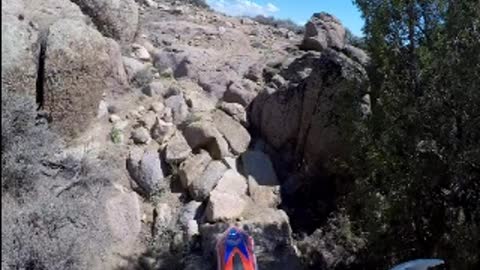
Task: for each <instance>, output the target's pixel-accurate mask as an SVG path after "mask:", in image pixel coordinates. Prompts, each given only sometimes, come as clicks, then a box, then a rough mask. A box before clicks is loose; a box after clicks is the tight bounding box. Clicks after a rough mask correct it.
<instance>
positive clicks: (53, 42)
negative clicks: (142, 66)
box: [43, 19, 112, 136]
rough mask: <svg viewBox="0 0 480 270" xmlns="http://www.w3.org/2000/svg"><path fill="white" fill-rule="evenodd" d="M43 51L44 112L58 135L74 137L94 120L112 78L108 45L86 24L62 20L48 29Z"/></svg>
mask: <svg viewBox="0 0 480 270" xmlns="http://www.w3.org/2000/svg"><path fill="white" fill-rule="evenodd" d="M46 48H47V49H46V51H45V67H44V69H45V74H44V85H43V103H44V104H43V105H44V109H45V110H46V111H47V112H49V114H50V118H51V119H52V121H53V123H54V126H55V127H57V129H58V130H59V131H60V132H61V133H63V134H65V135H69V136H75V135H77V134H78V133H79V132H81V131H82V130H84V129H85V128H86V126H87V125H88V124H89V122H90V120H91V119H93V118H94V117H95V115H96V112H97V108H98V105H99V103H100V100H101V99H102V94H103V92H104V90H105V88H106V78H108V77H109V76H111V73H112V72H111V71H112V69H111V62H110V57H109V54H108V51H109V45H108V43H107V41H106V40H105V38H103V36H102V35H101V34H100V33H99V32H98V31H96V30H95V29H93V28H91V27H89V26H87V25H86V24H85V23H83V22H81V21H74V20H70V19H63V20H59V21H57V22H56V23H54V24H53V25H52V26H51V27H50V29H49V32H48V37H47V43H46Z"/></svg>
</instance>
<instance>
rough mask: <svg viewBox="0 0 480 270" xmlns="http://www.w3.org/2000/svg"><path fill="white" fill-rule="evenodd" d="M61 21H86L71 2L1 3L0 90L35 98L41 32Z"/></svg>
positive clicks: (5, 0)
mask: <svg viewBox="0 0 480 270" xmlns="http://www.w3.org/2000/svg"><path fill="white" fill-rule="evenodd" d="M64 18H69V19H73V20H78V21H85V16H84V15H83V14H82V12H81V11H80V9H79V8H78V6H76V5H75V4H73V3H71V2H70V1H62V0H42V1H25V0H2V89H4V90H5V89H9V90H13V91H16V92H19V93H23V94H27V95H30V96H35V95H36V81H37V75H38V73H39V72H42V71H41V70H38V69H39V67H40V57H41V55H40V52H41V43H42V42H45V35H44V33H45V32H46V31H47V29H48V27H49V26H50V25H52V24H53V23H55V22H56V21H58V20H60V19H64ZM39 79H41V78H39Z"/></svg>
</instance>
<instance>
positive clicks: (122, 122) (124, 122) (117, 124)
mask: <svg viewBox="0 0 480 270" xmlns="http://www.w3.org/2000/svg"><path fill="white" fill-rule="evenodd" d="M128 124H129V122H128V120H120V121H116V122H114V123H113V128H115V129H118V130H124V129H125V128H126V127H128Z"/></svg>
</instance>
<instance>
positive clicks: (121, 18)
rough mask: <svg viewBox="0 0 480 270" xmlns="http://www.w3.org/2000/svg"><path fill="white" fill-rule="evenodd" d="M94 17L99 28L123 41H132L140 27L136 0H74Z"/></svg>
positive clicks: (109, 35) (105, 33)
mask: <svg viewBox="0 0 480 270" xmlns="http://www.w3.org/2000/svg"><path fill="white" fill-rule="evenodd" d="M72 2H74V3H76V4H77V5H78V6H79V7H80V8H81V9H82V11H83V12H84V13H85V14H87V15H88V16H89V17H90V18H92V21H93V23H94V24H95V25H96V26H97V28H98V30H99V31H100V32H102V34H104V35H105V36H107V37H110V38H113V39H115V40H118V41H121V42H129V41H132V40H133V38H134V36H135V33H136V32H137V27H138V4H137V3H136V2H135V1H134V0H72Z"/></svg>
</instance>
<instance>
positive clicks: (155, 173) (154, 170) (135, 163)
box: [127, 148, 166, 195]
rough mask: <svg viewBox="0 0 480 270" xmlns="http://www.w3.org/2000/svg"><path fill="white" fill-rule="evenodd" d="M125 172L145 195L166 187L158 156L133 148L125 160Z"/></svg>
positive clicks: (154, 153) (155, 153) (151, 152)
mask: <svg viewBox="0 0 480 270" xmlns="http://www.w3.org/2000/svg"><path fill="white" fill-rule="evenodd" d="M127 170H128V172H129V173H130V176H131V177H132V179H133V180H134V181H135V183H136V184H137V185H138V186H139V187H140V189H139V191H141V192H142V193H143V194H145V195H150V194H152V193H154V192H157V191H160V190H161V189H162V188H164V187H165V186H166V183H165V180H164V175H163V170H162V163H161V161H160V154H159V153H158V152H154V151H145V152H144V151H143V150H141V149H140V148H135V149H133V150H132V151H130V154H129V157H128V159H127Z"/></svg>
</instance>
